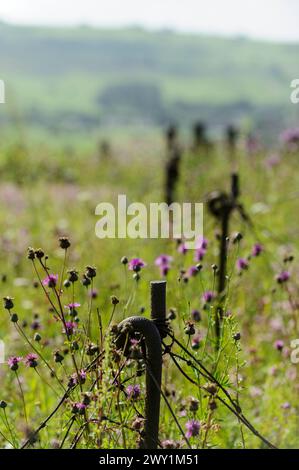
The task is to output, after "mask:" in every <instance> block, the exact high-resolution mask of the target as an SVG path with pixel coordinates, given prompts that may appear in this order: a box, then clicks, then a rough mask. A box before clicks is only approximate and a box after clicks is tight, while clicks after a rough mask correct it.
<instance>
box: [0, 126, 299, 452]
mask: <svg viewBox="0 0 299 470" xmlns="http://www.w3.org/2000/svg"><path fill="white" fill-rule="evenodd" d="M54 140H55V139H53V143H51V141H50V139H49V140H48V142H47V143H46V144H43V145H42V146H41V145H39V146H38V145H31V146H28V145H27V144H23V145H16V144H15V143H11V144H9V145H8V144H5V142H2V144H1V155H0V170H1V185H0V203H1V211H0V224H1V233H0V247H1V249H0V261H1V297H3V298H4V301H3V302H4V304H3V308H1V316H0V332H1V339H2V340H3V342H4V344H5V347H6V351H5V353H6V359H7V360H8V363H4V364H2V365H1V366H0V379H1V391H0V401H1V403H0V446H1V447H3V448H11V447H14V448H20V447H22V446H25V447H34V448H62V447H63V448H106V449H108V448H109V449H110V448H136V447H138V442H139V441H140V440H142V439H143V437H144V436H143V432H142V429H143V424H144V420H143V418H144V402H145V368H146V366H147V363H146V362H145V361H144V354H143V353H144V351H143V350H142V348H141V345H142V338H139V337H137V338H136V337H135V338H134V339H132V340H131V341H130V340H129V339H127V342H128V341H129V346H128V344H127V345H126V347H123V349H124V350H126V351H127V349H129V351H127V353H128V354H127V356H125V355H124V354H123V351H122V350H120V349H118V348H117V343H116V342H115V341H116V339H115V338H116V337H117V336H118V334H119V331H118V330H117V328H116V325H117V324H118V323H119V322H120V321H121V320H123V319H124V318H126V317H129V316H132V315H139V316H144V317H147V318H149V316H150V281H152V280H156V279H166V280H167V315H170V326H171V331H172V332H173V333H172V332H171V333H170V336H172V335H174V338H175V340H173V341H172V340H171V337H170V336H168V338H166V339H165V340H164V342H165V343H166V344H167V345H171V347H168V348H166V351H165V354H164V355H163V376H162V388H161V391H162V397H161V412H160V428H159V442H158V443H157V445H158V447H163V448H189V447H192V448H234V449H237V448H267V447H269V446H270V447H271V446H275V447H279V448H298V447H299V438H298V436H299V432H298V431H299V418H298V417H299V399H298V396H299V395H298V387H299V376H298V364H297V365H296V364H295V361H294V360H293V363H292V360H291V353H292V347H291V342H292V341H294V340H296V339H297V338H298V337H299V332H298V288H299V286H298V264H297V260H298V248H299V247H298V236H299V231H298V220H297V213H298V186H299V185H298V183H299V171H298V170H299V160H298V156H299V153H298V147H296V145H295V146H293V147H292V148H291V149H290V148H287V147H285V146H283V145H282V143H281V141H280V140H279V139H278V137H277V136H273V140H275V141H276V143H275V148H274V150H271V151H269V150H267V149H265V148H263V147H262V146H261V147H259V148H255V149H254V150H252V149H251V152H249V151H248V149H246V148H245V146H244V145H242V142H241V141H240V143H239V146H238V149H237V151H236V158H235V160H236V161H235V163H234V169H237V171H238V173H239V177H240V190H241V194H240V197H239V200H240V202H242V204H243V206H244V209H245V211H246V213H247V214H248V216H249V218H250V222H248V221H246V220H244V219H242V217H241V215H240V213H239V211H238V210H234V211H233V213H232V216H231V220H230V227H229V241H228V242H227V245H228V256H227V279H226V281H227V282H226V289H225V291H224V293H222V295H220V296H219V295H217V282H218V276H219V230H220V224H219V221H218V220H216V219H215V217H213V216H212V215H211V214H210V213H209V211H208V208H207V204H206V201H207V198H208V194H209V193H211V192H212V191H215V190H225V191H226V192H228V191H229V190H230V175H231V172H232V168H233V164H232V161H231V155H230V154H229V152H228V150H227V147H226V146H225V143H224V142H220V141H219V142H217V143H216V144H215V145H214V147H213V148H212V149H209V151H207V150H206V149H204V148H199V149H198V150H197V151H196V152H195V151H192V150H190V143H189V139H186V141H185V142H184V147H185V149H184V151H183V153H182V159H181V165H180V172H179V180H178V185H177V191H176V200H177V201H179V202H185V201H191V202H205V206H204V237H205V241H204V244H203V245H204V246H202V247H201V252H198V250H197V251H196V252H195V251H194V250H189V251H187V252H186V253H185V252H184V250H183V249H182V244H181V245H178V244H177V243H176V242H175V241H174V240H171V239H170V240H163V239H158V240H138V239H137V240H132V239H129V238H127V239H117V240H100V239H98V238H97V237H96V235H95V224H96V222H97V220H98V216H96V215H95V207H96V206H97V204H98V203H100V202H102V201H107V202H112V203H114V204H115V203H116V200H117V195H118V194H126V195H127V198H128V201H129V202H133V201H138V202H144V203H145V204H149V203H150V202H159V201H162V200H163V199H164V167H165V163H166V160H165V159H166V156H165V148H164V142H163V140H162V137H157V134H155V135H154V136H152V135H151V134H150V133H145V134H142V133H140V134H139V136H138V137H136V135H135V136H134V138H133V137H132V138H131V139H120V140H119V141H117V139H115V141H114V142H113V145H112V151H111V155H109V157H107V158H103V156H102V155H99V152H98V150H97V143H96V141H95V140H93V141H92V140H91V141H90V142H89V143H87V144H86V145H85V144H84V145H80V144H79V145H74V146H73V147H70V148H65V147H64V148H63V147H62V146H59V145H55V141H54ZM240 234H241V235H240ZM61 237H68V240H69V242H70V246H69V247H68V241H67V240H66V239H62V240H60V241H59V239H61ZM206 245H207V246H206ZM28 247H31V249H30V250H29V252H28V251H27V249H28ZM196 253H197V259H195V258H194V257H195V254H196ZM164 254H165V255H167V256H169V257H171V258H172V259H171V260H170V259H168V258H167V260H166V261H165V260H164V265H163V266H162V267H165V264H166V265H167V266H166V267H167V269H166V271H168V272H167V275H166V276H165V270H164V272H161V271H162V270H161V269H159V266H157V263H155V261H156V260H157V258H158V257H159V256H161V255H164ZM124 257H126V258H127V259H128V261H129V264H126V260H125V259H124ZM135 258H138V259H141V260H143V262H144V263H145V266H142V264H141V261H140V264H139V265H138V266H139V270H138V268H137V269H136V267H135V270H132V269H130V268H131V267H132V266H133V264H132V263H130V261H131V260H132V259H135ZM160 262H161V259H160ZM135 264H136V263H135ZM137 264H138V263H137ZM199 264H200V265H199ZM87 266H89V268H87V269H86V267H87ZM93 267H95V268H96V272H95V271H94V269H93ZM190 268H192V269H190ZM77 271H78V273H77ZM56 275H58V277H57V276H56ZM77 278H78V279H77ZM65 281H67V282H65ZM11 298H12V299H13V300H11ZM219 306H220V307H219ZM219 308H221V311H222V313H223V319H222V321H221V334H220V338H219V344H218V345H217V338H216V335H215V321H216V319H217V312H218V309H219ZM176 341H178V342H176ZM172 343H173V344H172ZM297 347H298V346H297ZM293 352H294V351H293ZM30 354H33V355H30ZM28 355H29V356H28ZM293 356H294V355H293ZM293 356H292V357H293ZM293 359H294V357H293Z"/></svg>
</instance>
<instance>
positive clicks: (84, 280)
mask: <svg viewBox="0 0 299 470" xmlns="http://www.w3.org/2000/svg"><path fill="white" fill-rule="evenodd" d="M82 284H83V286H84V287H88V286H89V285H90V284H91V280H90V279H89V277H87V276H86V274H83V278H82Z"/></svg>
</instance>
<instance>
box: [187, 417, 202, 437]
mask: <svg viewBox="0 0 299 470" xmlns="http://www.w3.org/2000/svg"><path fill="white" fill-rule="evenodd" d="M186 429H187V432H186V437H187V438H190V437H194V436H198V434H199V430H200V422H199V421H195V420H194V419H191V421H188V422H187V423H186Z"/></svg>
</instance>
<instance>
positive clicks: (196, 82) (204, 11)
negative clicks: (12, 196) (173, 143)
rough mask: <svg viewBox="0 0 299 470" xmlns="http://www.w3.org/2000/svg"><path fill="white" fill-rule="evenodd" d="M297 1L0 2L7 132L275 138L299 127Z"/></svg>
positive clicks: (68, 137) (0, 109) (0, 71)
mask: <svg viewBox="0 0 299 470" xmlns="http://www.w3.org/2000/svg"><path fill="white" fill-rule="evenodd" d="M298 17H299V3H298V1H297V0H264V1H263V2H260V1H258V0H252V1H251V2H246V1H238V0H226V1H220V0H218V1H217V0H210V1H209V2H207V1H204V0H185V1H184V2H176V1H173V0H163V1H162V2H161V1H159V0H151V1H150V2H146V1H144V0H125V1H120V0H119V1H116V0H110V1H104V0H101V1H97V0H85V1H84V2H82V3H79V2H76V3H75V4H74V2H73V1H71V0H60V1H53V0H27V1H26V2H19V1H18V0H10V1H9V2H5V3H4V2H2V4H1V6H0V20H1V22H0V78H1V79H2V80H4V81H5V85H6V104H5V105H1V106H0V123H1V133H2V135H5V136H10V135H11V136H12V137H13V138H15V136H16V135H17V136H18V137H19V138H21V139H25V138H27V139H31V140H30V141H32V139H37V140H43V139H44V138H45V137H49V136H53V135H55V139H58V141H60V140H63V141H72V142H73V141H74V139H78V138H79V139H80V140H82V139H86V140H87V141H88V140H89V139H90V137H91V136H100V135H108V136H109V135H110V134H111V133H113V135H114V136H117V135H119V136H121V135H128V134H129V133H132V132H133V133H134V132H135V131H137V132H138V133H139V135H140V131H143V132H144V133H150V135H153V134H155V133H156V132H157V131H159V132H160V129H161V127H165V126H167V125H169V124H170V123H174V124H177V125H179V126H180V127H181V128H182V129H183V130H184V129H187V128H188V126H190V125H192V124H193V123H194V122H195V121H196V120H198V119H200V120H202V121H204V122H205V123H206V124H207V125H208V126H209V131H210V133H211V135H212V136H213V138H215V137H216V138H217V136H218V135H220V133H222V131H223V129H224V128H225V127H226V126H227V125H228V124H233V125H236V126H237V127H241V128H242V129H243V130H244V131H245V132H248V133H255V132H256V133H258V134H259V136H260V137H261V138H262V139H263V140H264V142H265V143H271V140H273V138H275V139H276V138H277V134H278V133H279V132H281V131H282V130H283V129H285V128H287V127H291V126H294V125H296V122H298V117H299V106H298V105H297V106H296V105H294V104H292V103H291V101H290V93H291V89H290V83H291V81H292V80H293V79H295V78H298V76H299V67H298V57H299V29H298Z"/></svg>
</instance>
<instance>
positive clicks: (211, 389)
mask: <svg viewBox="0 0 299 470" xmlns="http://www.w3.org/2000/svg"><path fill="white" fill-rule="evenodd" d="M205 390H206V391H207V392H208V393H209V394H210V395H216V393H217V386H216V384H214V383H208V384H207V385H206V386H205Z"/></svg>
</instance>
